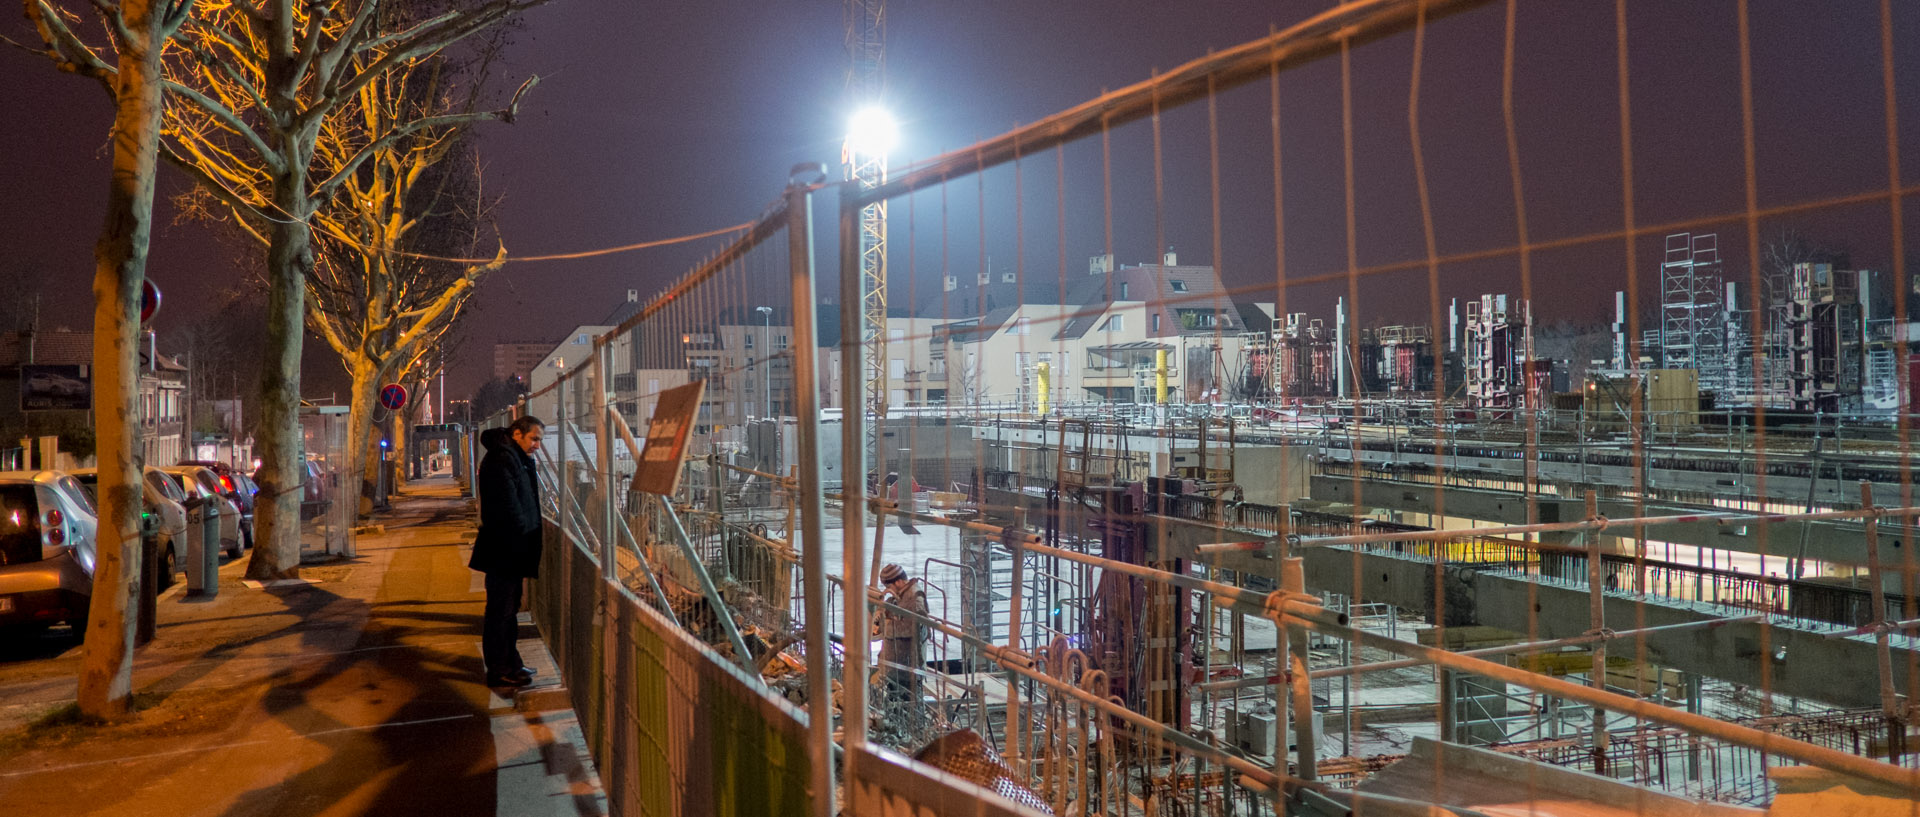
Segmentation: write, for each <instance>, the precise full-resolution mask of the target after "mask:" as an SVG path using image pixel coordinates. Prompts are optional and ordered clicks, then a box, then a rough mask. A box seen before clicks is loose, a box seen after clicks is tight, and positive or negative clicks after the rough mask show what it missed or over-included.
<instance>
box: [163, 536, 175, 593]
mask: <svg viewBox="0 0 1920 817" xmlns="http://www.w3.org/2000/svg"><path fill="white" fill-rule="evenodd" d="M176 569H177V567H176V566H175V565H174V563H173V542H172V541H171V540H169V541H168V542H167V543H166V544H163V545H161V546H160V589H161V590H165V589H167V588H169V587H172V586H173V571H174V570H176Z"/></svg>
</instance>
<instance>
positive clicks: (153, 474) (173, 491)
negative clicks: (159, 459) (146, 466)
mask: <svg viewBox="0 0 1920 817" xmlns="http://www.w3.org/2000/svg"><path fill="white" fill-rule="evenodd" d="M147 484H148V485H151V486H153V488H154V490H156V491H159V492H160V495H161V496H164V497H166V498H168V499H171V500H173V501H175V502H182V501H185V500H186V498H187V496H186V494H183V493H181V492H180V483H177V482H174V481H173V480H171V479H168V478H167V475H166V474H162V473H160V472H159V471H148V472H147Z"/></svg>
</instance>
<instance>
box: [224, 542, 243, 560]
mask: <svg viewBox="0 0 1920 817" xmlns="http://www.w3.org/2000/svg"><path fill="white" fill-rule="evenodd" d="M220 545H221V547H222V549H224V550H226V552H227V555H228V556H231V557H233V558H235V559H238V558H240V554H241V553H242V552H243V551H242V550H241V546H240V540H238V539H228V540H226V541H223V542H221V543H220Z"/></svg>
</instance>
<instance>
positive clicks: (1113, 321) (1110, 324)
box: [1100, 315, 1127, 332]
mask: <svg viewBox="0 0 1920 817" xmlns="http://www.w3.org/2000/svg"><path fill="white" fill-rule="evenodd" d="M1100 328H1101V329H1103V330H1105V331H1108V332H1125V331H1127V316H1125V315H1112V316H1109V317H1108V318H1107V323H1106V325H1105V326H1102V327H1100Z"/></svg>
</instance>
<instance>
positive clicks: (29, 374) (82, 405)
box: [20, 364, 93, 411]
mask: <svg viewBox="0 0 1920 817" xmlns="http://www.w3.org/2000/svg"><path fill="white" fill-rule="evenodd" d="M90 368H91V367H89V366H52V365H41V364H28V365H23V366H21V367H20V410H21V411H86V410H87V409H90V408H93V379H92V376H91V374H90V373H89V371H88V370H89V369H90Z"/></svg>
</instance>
